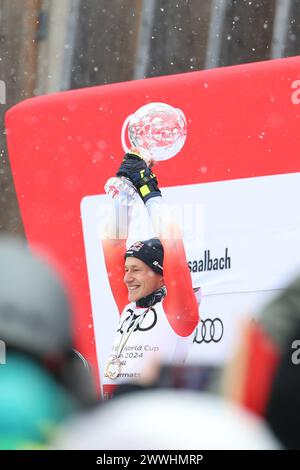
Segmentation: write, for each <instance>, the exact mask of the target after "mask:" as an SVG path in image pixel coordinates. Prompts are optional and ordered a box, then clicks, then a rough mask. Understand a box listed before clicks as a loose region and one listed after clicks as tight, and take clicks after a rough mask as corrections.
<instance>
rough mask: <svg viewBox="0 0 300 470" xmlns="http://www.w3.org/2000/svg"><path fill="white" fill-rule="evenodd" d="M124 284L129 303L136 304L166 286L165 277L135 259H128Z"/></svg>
mask: <svg viewBox="0 0 300 470" xmlns="http://www.w3.org/2000/svg"><path fill="white" fill-rule="evenodd" d="M124 283H125V284H126V287H127V289H128V300H129V302H136V301H137V300H139V299H141V298H142V297H146V296H147V295H149V294H151V293H152V292H154V291H155V290H157V289H159V288H160V287H162V286H163V285H164V282H163V276H161V275H160V274H158V273H155V272H154V271H152V269H151V268H149V266H147V264H145V263H144V262H143V261H141V260H140V259H138V258H133V257H128V258H126V261H125V276H124Z"/></svg>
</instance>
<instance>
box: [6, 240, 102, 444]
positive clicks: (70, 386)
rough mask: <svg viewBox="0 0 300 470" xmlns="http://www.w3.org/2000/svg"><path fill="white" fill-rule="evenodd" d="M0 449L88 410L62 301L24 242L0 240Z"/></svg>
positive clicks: (60, 290) (56, 283)
mask: <svg viewBox="0 0 300 470" xmlns="http://www.w3.org/2000/svg"><path fill="white" fill-rule="evenodd" d="M0 260H1V262H0V340H1V345H2V348H1V357H0V372H1V387H0V423H1V424H0V448H19V447H20V446H21V447H22V446H23V445H27V444H28V445H30V442H32V441H33V442H35V444H37V443H44V442H46V441H47V435H48V432H49V429H50V428H53V426H55V425H56V423H58V422H60V421H61V420H63V419H64V418H65V417H66V416H68V415H69V414H70V413H71V412H73V411H75V410H76V409H79V408H81V407H82V406H83V405H85V404H88V403H92V402H93V400H94V391H93V387H92V381H91V374H90V372H89V370H88V367H87V366H86V364H85V363H84V361H83V360H82V358H81V357H80V356H79V353H78V352H77V351H76V350H74V347H73V346H74V345H73V340H72V328H71V320H72V318H71V313H72V312H71V308H70V303H69V300H68V295H67V294H66V291H65V289H64V287H63V285H62V283H61V281H60V280H59V278H58V276H57V274H56V272H55V271H54V270H53V269H52V268H51V267H50V266H49V265H48V264H47V263H46V262H45V261H44V260H42V259H41V257H40V256H38V255H37V254H34V253H32V252H31V251H30V249H29V248H28V246H27V245H26V243H25V242H21V241H19V240H18V241H17V240H15V239H12V238H8V237H0Z"/></svg>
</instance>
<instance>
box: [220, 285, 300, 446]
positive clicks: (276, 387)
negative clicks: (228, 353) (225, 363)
mask: <svg viewBox="0 0 300 470" xmlns="http://www.w3.org/2000/svg"><path fill="white" fill-rule="evenodd" d="M297 340H299V345H300V277H298V278H297V279H295V280H294V281H293V282H292V283H291V284H290V285H289V286H288V287H287V288H286V289H284V290H283V291H281V292H280V294H279V295H278V296H277V297H276V298H274V300H273V301H272V302H270V303H269V304H268V305H267V306H266V307H265V308H264V309H263V310H262V311H261V313H260V315H259V316H258V318H257V319H256V320H252V321H250V322H249V324H248V325H247V327H246V328H245V330H244V332H243V335H242V340H241V345H240V348H239V350H238V351H237V352H236V355H235V358H234V361H233V363H232V364H231V366H230V367H229V368H228V369H227V370H226V372H225V377H226V380H225V394H226V396H227V397H230V398H232V399H233V400H235V401H237V402H239V403H240V404H242V405H244V406H246V407H247V408H248V409H250V410H252V411H254V412H255V413H257V414H258V415H260V416H263V417H265V418H266V419H267V421H268V422H269V423H270V425H271V427H272V428H273V430H274V432H275V433H276V436H277V437H278V438H279V439H280V440H281V442H282V443H283V445H284V446H285V447H286V448H292V449H300V439H299V438H298V431H297V430H298V429H299V425H300V380H299V370H298V368H299V367H300V366H298V365H297V364H295V363H293V360H292V356H293V352H296V351H294V350H293V344H294V345H295V344H296V345H297V344H298V343H297ZM295 341H296V343H295Z"/></svg>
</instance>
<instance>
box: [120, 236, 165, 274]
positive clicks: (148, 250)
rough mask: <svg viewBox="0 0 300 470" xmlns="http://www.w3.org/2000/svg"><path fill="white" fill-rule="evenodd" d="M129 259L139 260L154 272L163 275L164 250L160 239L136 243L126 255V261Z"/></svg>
mask: <svg viewBox="0 0 300 470" xmlns="http://www.w3.org/2000/svg"><path fill="white" fill-rule="evenodd" d="M128 257H132V258H138V259H140V260H141V261H143V262H144V263H145V264H147V266H149V267H150V268H151V269H152V270H153V271H154V272H156V273H158V274H163V263H164V249H163V246H162V244H161V242H160V240H159V239H158V238H149V240H144V241H141V242H135V243H134V244H133V245H131V247H130V248H129V249H128V250H127V251H126V253H125V259H126V258H128Z"/></svg>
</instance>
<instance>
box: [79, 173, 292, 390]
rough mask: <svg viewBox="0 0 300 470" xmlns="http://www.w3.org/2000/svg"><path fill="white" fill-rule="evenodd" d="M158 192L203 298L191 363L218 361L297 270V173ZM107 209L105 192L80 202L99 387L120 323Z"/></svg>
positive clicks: (233, 345) (223, 357)
mask: <svg viewBox="0 0 300 470" xmlns="http://www.w3.org/2000/svg"><path fill="white" fill-rule="evenodd" d="M162 194H163V200H164V204H166V205H167V206H168V207H169V209H170V210H173V211H174V212H175V213H176V214H177V220H178V221H179V223H180V225H181V228H182V232H183V238H184V244H185V249H186V255H187V259H188V261H189V263H190V266H191V269H192V272H191V275H192V281H193V285H194V286H197V287H198V286H200V287H201V290H202V294H203V296H202V301H201V307H200V314H201V322H200V324H199V327H198V335H197V341H198V342H197V343H194V345H193V348H192V350H191V353H190V356H189V362H190V363H195V362H196V363H201V364H213V365H220V364H223V363H224V362H226V361H227V360H228V359H229V357H230V355H231V354H232V352H233V350H234V348H235V346H236V344H237V340H238V335H239V325H240V324H241V321H242V319H243V317H244V316H245V315H252V316H253V315H255V314H256V313H257V312H258V311H259V309H260V308H261V307H262V305H263V304H264V303H266V302H267V301H269V300H270V299H271V298H272V297H273V296H274V295H276V293H278V291H279V290H280V289H282V288H283V287H284V286H285V285H286V284H287V282H288V281H289V280H290V279H291V278H292V277H293V276H295V275H296V274H297V273H298V272H300V250H299V241H300V212H299V208H298V203H299V202H298V201H299V200H300V173H290V174H284V175H275V176H264V177H258V178H246V179H239V180H230V181H222V182H214V183H205V184H195V185H186V186H176V187H169V188H164V189H163V190H162ZM107 205H110V206H111V210H113V204H112V202H111V201H110V199H109V198H108V196H104V195H101V196H88V197H85V198H83V200H82V203H81V214H82V223H83V232H84V243H85V251H86V260H87V265H88V275H89V287H90V294H91V303H92V312H93V320H94V327H95V339H96V347H97V355H98V363H99V367H100V379H101V382H102V378H103V360H105V357H107V355H108V353H109V351H110V348H111V344H112V340H113V336H114V333H115V331H116V326H117V322H118V318H119V313H118V311H117V308H116V305H115V302H114V299H113V297H112V294H111V291H110V286H109V282H108V277H107V273H106V269H105V263H104V257H103V252H102V246H101V239H100V234H99V233H100V231H101V226H102V225H103V223H104V219H105V217H104V214H105V211H104V210H103V208H104V206H105V208H106V209H107ZM225 257H227V260H226V259H225ZM208 259H210V261H208ZM209 268H211V269H209ZM213 268H214V269H213ZM99 286H101V288H100V287H99Z"/></svg>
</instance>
